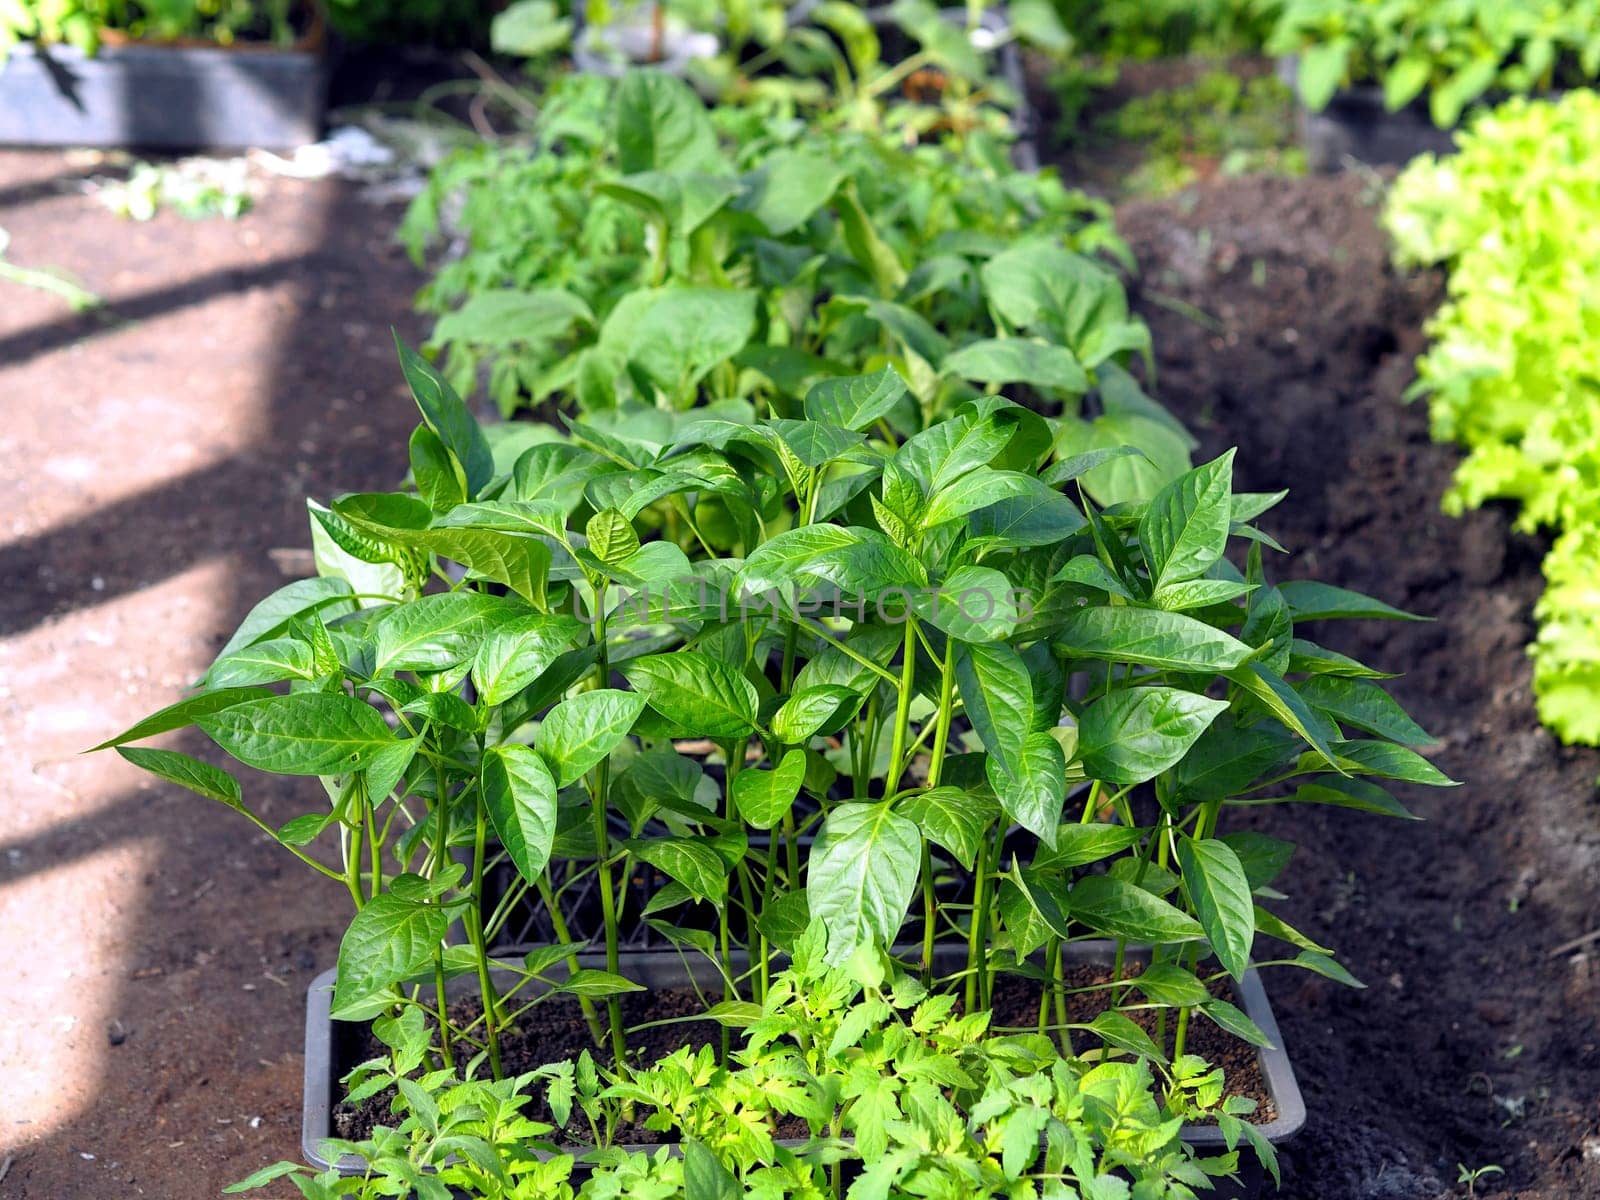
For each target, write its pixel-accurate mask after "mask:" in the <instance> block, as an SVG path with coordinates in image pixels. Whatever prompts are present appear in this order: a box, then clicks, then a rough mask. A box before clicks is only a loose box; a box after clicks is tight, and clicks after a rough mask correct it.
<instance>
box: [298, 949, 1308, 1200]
mask: <svg viewBox="0 0 1600 1200" xmlns="http://www.w3.org/2000/svg"><path fill="white" fill-rule="evenodd" d="M1062 949H1063V952H1064V954H1065V957H1066V961H1067V962H1068V963H1069V964H1073V963H1103V964H1105V965H1108V966H1109V965H1110V963H1111V962H1112V960H1113V957H1114V955H1115V947H1114V946H1113V944H1112V943H1110V942H1069V943H1067V944H1066V945H1065V946H1063V948H1062ZM897 950H898V953H899V955H900V957H902V958H907V959H909V958H912V957H915V956H916V955H917V954H918V953H920V949H919V948H917V947H899V948H897ZM936 955H937V957H936V966H937V967H938V969H939V970H942V971H945V972H953V971H956V970H959V969H961V968H962V967H964V966H965V965H966V948H965V947H961V946H941V947H939V949H938V950H937V951H936ZM741 957H742V956H741ZM1140 957H1141V954H1140V952H1139V951H1137V950H1133V949H1130V950H1129V951H1128V958H1129V960H1130V961H1139V959H1140ZM578 961H579V965H580V966H583V967H604V966H605V956H604V955H596V954H582V955H579V956H578ZM692 965H693V966H694V967H695V968H698V969H696V970H694V971H693V973H692V974H691V970H690V965H688V964H685V962H684V959H683V957H682V956H681V955H679V953H678V952H677V951H675V950H634V951H624V952H623V955H622V973H623V974H624V975H626V976H628V977H629V978H630V979H633V980H634V981H636V982H638V983H642V984H644V985H645V986H646V987H647V988H649V989H651V990H657V989H666V988H673V987H685V986H688V985H689V984H690V983H691V982H693V983H698V984H699V985H700V986H701V987H702V988H706V989H710V990H715V989H716V988H718V987H720V977H719V976H717V974H716V972H715V971H714V970H713V969H712V967H711V964H709V963H694V964H692ZM562 969H563V968H561V967H559V966H558V967H557V968H555V971H556V972H559V971H561V970H562ZM516 978H518V977H516V976H513V975H511V974H510V973H509V972H506V973H504V974H503V975H502V976H501V978H500V980H499V982H500V983H501V984H503V985H504V984H509V983H510V982H512V981H513V980H514V979H516ZM333 980H334V972H333V971H331V970H329V971H324V972H323V973H322V974H321V975H319V976H317V978H316V979H315V980H313V981H312V983H311V986H310V987H309V988H308V989H307V991H306V1053H305V1105H304V1109H303V1117H302V1122H301V1135H300V1148H301V1153H302V1154H303V1155H304V1156H305V1160H306V1162H308V1163H310V1164H311V1165H312V1166H313V1167H315V1168H316V1169H318V1170H325V1169H327V1168H328V1167H329V1166H331V1165H333V1164H332V1163H330V1162H329V1160H328V1159H327V1158H326V1157H325V1156H324V1155H323V1154H322V1152H321V1146H322V1143H323V1142H325V1141H326V1140H327V1139H328V1138H330V1137H332V1136H333V1109H334V1105H335V1103H336V1099H337V1097H338V1095H339V1080H340V1079H341V1078H342V1077H343V1076H344V1075H345V1074H346V1073H348V1072H349V1070H350V1069H351V1068H352V1067H354V1066H355V1065H356V1064H357V1062H359V1061H360V1058H359V1056H360V1054H361V1051H360V1048H359V1046H360V1043H359V1033H360V1029H361V1025H360V1023H358V1022H347V1021H335V1020H334V1019H333V1018H332V1016H331V1015H330V1008H331V1003H332V997H333ZM450 986H451V989H452V990H453V991H455V992H459V993H460V994H462V995H467V994H470V993H472V992H474V991H475V990H476V987H477V981H476V980H475V979H473V978H471V977H468V976H461V977H458V978H457V979H455V980H453V981H451V985H450ZM1237 993H1238V994H1237V996H1236V999H1237V1001H1238V1004H1239V1007H1240V1008H1241V1009H1243V1010H1244V1012H1245V1014H1246V1015H1247V1016H1249V1018H1250V1019H1251V1020H1252V1021H1254V1022H1255V1023H1256V1024H1257V1025H1258V1026H1260V1028H1261V1030H1262V1032H1263V1033H1265V1034H1266V1035H1267V1039H1268V1040H1269V1041H1270V1042H1271V1043H1272V1048H1270V1049H1265V1050H1262V1051H1260V1052H1259V1053H1260V1063H1261V1074H1262V1077H1263V1079H1264V1080H1265V1082H1266V1086H1267V1090H1268V1092H1269V1093H1270V1094H1271V1096H1272V1101H1273V1105H1274V1106H1275V1108H1276V1109H1277V1114H1278V1115H1277V1117H1276V1118H1275V1119H1274V1120H1273V1121H1271V1122H1270V1123H1268V1124H1266V1125H1262V1126H1260V1129H1261V1132H1262V1134H1263V1135H1265V1137H1266V1138H1267V1140H1268V1141H1269V1142H1271V1143H1272V1144H1273V1145H1274V1146H1282V1145H1283V1144H1285V1143H1286V1142H1288V1141H1289V1140H1290V1139H1291V1138H1293V1137H1294V1136H1295V1134H1297V1133H1298V1132H1299V1131H1300V1129H1301V1127H1302V1126H1303V1125H1304V1124H1305V1120H1306V1107H1305V1101H1304V1099H1303V1098H1302V1097H1301V1095H1300V1085H1299V1083H1297V1082H1296V1080H1295V1075H1294V1068H1293V1067H1292V1066H1291V1065H1290V1062H1289V1056H1288V1054H1287V1053H1286V1052H1285V1051H1284V1049H1283V1038H1282V1036H1281V1035H1280V1034H1279V1032H1278V1023H1277V1021H1276V1020H1275V1019H1274V1017H1273V1015H1272V1007H1271V1005H1270V1004H1268V1002H1267V994H1266V991H1265V989H1264V988H1263V987H1262V986H1261V979H1260V977H1259V976H1258V975H1257V974H1256V972H1254V971H1249V972H1247V973H1246V974H1245V977H1244V980H1243V982H1242V983H1240V984H1239V985H1238V987H1237ZM529 994H536V993H534V992H532V990H531V989H530V990H529ZM1183 1138H1184V1140H1185V1141H1186V1142H1188V1143H1189V1144H1190V1145H1192V1146H1194V1147H1195V1148H1196V1149H1197V1150H1199V1151H1201V1152H1202V1153H1203V1154H1220V1153H1222V1152H1223V1151H1224V1150H1225V1149H1226V1147H1225V1146H1224V1144H1223V1140H1222V1133H1221V1131H1220V1130H1218V1129H1217V1128H1215V1127H1214V1126H1192V1127H1190V1128H1188V1129H1186V1130H1184V1132H1183ZM780 1144H781V1145H789V1146H798V1145H800V1143H799V1142H781V1143H780ZM585 1149H586V1148H584V1147H573V1148H572V1153H574V1154H582V1153H584V1152H585ZM623 1149H625V1150H642V1151H655V1150H658V1149H660V1147H659V1146H624V1147H623ZM1239 1161H1240V1174H1239V1179H1238V1180H1237V1182H1230V1181H1227V1180H1221V1181H1219V1182H1218V1186H1217V1188H1216V1190H1214V1191H1212V1192H1210V1193H1208V1195H1209V1196H1210V1197H1212V1198H1213V1200H1250V1198H1251V1197H1255V1196H1257V1195H1263V1194H1265V1193H1264V1192H1263V1191H1262V1188H1263V1182H1264V1181H1263V1174H1264V1173H1263V1172H1262V1171H1261V1169H1260V1167H1259V1165H1258V1164H1257V1163H1256V1161H1255V1157H1254V1155H1253V1154H1251V1153H1250V1151H1249V1150H1248V1148H1245V1149H1242V1150H1241V1153H1240V1155H1239ZM338 1166H339V1168H340V1170H341V1171H343V1172H344V1173H346V1174H361V1173H362V1171H363V1170H364V1169H365V1164H364V1163H363V1162H362V1161H361V1160H360V1159H358V1158H353V1157H347V1158H345V1159H342V1160H341V1161H340V1162H339V1163H338Z"/></svg>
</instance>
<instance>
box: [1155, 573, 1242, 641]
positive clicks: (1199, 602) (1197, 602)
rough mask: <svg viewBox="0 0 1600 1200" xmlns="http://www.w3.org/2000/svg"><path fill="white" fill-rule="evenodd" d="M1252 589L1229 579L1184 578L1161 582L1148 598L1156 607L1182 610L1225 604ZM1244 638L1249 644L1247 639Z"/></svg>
mask: <svg viewBox="0 0 1600 1200" xmlns="http://www.w3.org/2000/svg"><path fill="white" fill-rule="evenodd" d="M1254 590H1255V585H1254V584H1249V583H1235V582H1233V581H1232V580H1229V579H1186V580H1184V581H1183V582H1182V583H1168V584H1163V585H1162V586H1161V587H1159V588H1157V589H1156V591H1155V594H1154V595H1152V596H1151V597H1150V599H1152V600H1153V601H1155V603H1156V607H1158V608H1164V609H1166V610H1167V611H1168V612H1183V611H1184V610H1185V609H1192V608H1210V607H1211V606H1213V605H1216V604H1227V603H1229V602H1230V601H1233V600H1237V599H1238V598H1239V597H1240V596H1247V595H1249V594H1250V593H1251V592H1252V591H1254ZM1244 640H1245V641H1246V644H1249V640H1248V639H1244Z"/></svg>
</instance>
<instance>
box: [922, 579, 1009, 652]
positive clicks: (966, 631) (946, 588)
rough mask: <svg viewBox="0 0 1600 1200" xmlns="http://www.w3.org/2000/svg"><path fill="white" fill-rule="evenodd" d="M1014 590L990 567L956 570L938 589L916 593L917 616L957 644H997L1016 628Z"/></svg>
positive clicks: (1006, 580)
mask: <svg viewBox="0 0 1600 1200" xmlns="http://www.w3.org/2000/svg"><path fill="white" fill-rule="evenodd" d="M1017 595H1018V592H1017V591H1016V589H1014V588H1013V587H1012V586H1011V581H1010V580H1009V579H1007V578H1006V577H1005V576H1004V575H1002V574H1000V572H999V571H996V570H995V569H994V568H993V567H957V568H956V569H955V570H954V571H952V572H950V574H949V575H948V576H946V577H945V581H944V583H942V584H941V585H940V586H939V587H938V589H937V590H934V591H926V592H918V593H917V595H916V596H915V598H914V603H913V607H914V609H915V611H916V613H917V615H918V616H920V617H921V618H922V619H923V620H925V621H927V622H929V623H930V624H931V625H933V626H934V627H935V628H937V629H940V630H943V631H944V632H945V633H947V634H949V635H950V636H951V637H953V638H955V639H956V640H957V641H960V642H968V643H977V642H999V641H1003V640H1005V639H1006V638H1008V637H1010V636H1011V634H1012V632H1013V631H1014V630H1015V629H1016V627H1017V621H1018V613H1017V604H1016V599H1015V597H1016V596H1017Z"/></svg>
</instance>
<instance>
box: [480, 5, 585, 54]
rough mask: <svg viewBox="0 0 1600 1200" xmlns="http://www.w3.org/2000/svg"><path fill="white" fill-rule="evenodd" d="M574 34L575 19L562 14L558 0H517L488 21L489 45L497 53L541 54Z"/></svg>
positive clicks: (561, 44)
mask: <svg viewBox="0 0 1600 1200" xmlns="http://www.w3.org/2000/svg"><path fill="white" fill-rule="evenodd" d="M571 38H572V20H571V18H570V17H563V16H562V15H561V12H560V10H559V9H558V8H557V7H556V5H555V0H515V2H514V3H512V4H510V5H508V6H507V7H506V8H505V9H504V10H503V11H501V12H498V13H496V14H495V15H494V19H493V20H492V21H490V22H489V46H490V48H491V49H492V50H493V51H494V52H495V53H496V54H511V55H515V56H516V57H518V58H538V57H540V56H541V55H545V54H549V53H551V52H552V51H555V50H559V49H561V47H563V46H565V45H566V44H567V43H568V42H569V41H570V40H571Z"/></svg>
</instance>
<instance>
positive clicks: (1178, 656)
mask: <svg viewBox="0 0 1600 1200" xmlns="http://www.w3.org/2000/svg"><path fill="white" fill-rule="evenodd" d="M1052 644H1053V645H1054V646H1055V648H1056V651H1057V653H1059V654H1060V655H1061V656H1062V657H1063V658H1068V659H1072V658H1101V659H1107V660H1110V661H1112V662H1120V663H1135V664H1137V665H1139V666H1143V667H1158V668H1164V669H1167V670H1174V671H1224V672H1225V671H1231V670H1233V669H1234V668H1235V667H1238V666H1240V665H1241V664H1242V663H1244V662H1245V661H1246V660H1247V659H1249V657H1250V656H1251V655H1252V654H1253V653H1254V651H1253V650H1252V649H1251V648H1250V647H1249V646H1247V645H1245V644H1244V643H1243V642H1241V641H1240V640H1239V639H1238V638H1235V637H1230V636H1229V635H1228V634H1226V633H1223V632H1222V631H1221V630H1220V629H1213V628H1212V627H1211V626H1209V625H1206V624H1204V623H1203V622H1200V621H1197V620H1195V619H1194V618H1193V617H1186V616H1184V615H1183V614H1182V613H1169V612H1160V611H1157V610H1155V609H1148V608H1110V607H1095V606H1091V607H1088V608H1079V609H1074V610H1073V611H1071V612H1069V613H1068V614H1067V615H1066V617H1065V618H1063V620H1062V622H1061V624H1060V625H1059V626H1058V628H1057V632H1056V636H1055V638H1054V639H1053V642H1052Z"/></svg>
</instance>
